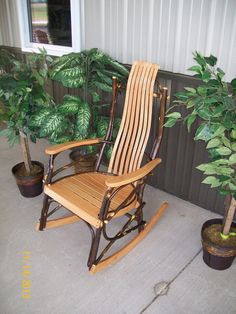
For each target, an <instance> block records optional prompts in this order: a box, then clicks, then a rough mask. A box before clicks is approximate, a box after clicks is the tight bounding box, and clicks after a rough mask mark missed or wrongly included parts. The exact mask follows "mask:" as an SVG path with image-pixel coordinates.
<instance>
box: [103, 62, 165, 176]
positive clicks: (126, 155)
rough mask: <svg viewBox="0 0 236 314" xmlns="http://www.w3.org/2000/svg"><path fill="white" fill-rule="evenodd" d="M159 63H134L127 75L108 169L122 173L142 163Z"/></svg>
mask: <svg viewBox="0 0 236 314" xmlns="http://www.w3.org/2000/svg"><path fill="white" fill-rule="evenodd" d="M158 69H159V66H158V65H157V64H152V63H149V62H143V61H136V62H134V64H133V66H132V68H131V72H130V75H129V79H128V83H127V90H126V97H125V104H124V110H123V116H122V120H121V125H120V129H119V132H118V134H117V137H116V141H115V144H114V148H113V151H112V156H111V159H110V163H109V167H108V172H113V173H114V174H117V175H121V174H125V173H130V172H132V171H134V170H136V169H138V168H140V166H141V162H142V159H143V155H144V152H145V148H146V145H147V141H148V138H149V134H150V129H151V121H152V106H153V90H154V83H155V79H156V76H157V72H158Z"/></svg>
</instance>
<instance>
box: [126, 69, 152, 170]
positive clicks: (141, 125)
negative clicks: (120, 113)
mask: <svg viewBox="0 0 236 314" xmlns="http://www.w3.org/2000/svg"><path fill="white" fill-rule="evenodd" d="M147 70H148V71H147V72H146V77H145V86H144V87H143V90H142V98H141V114H140V120H139V126H138V133H137V136H136V138H134V147H133V150H132V155H131V159H130V161H129V163H128V164H127V171H126V172H131V171H133V170H136V169H137V168H138V167H135V166H134V164H135V160H136V159H137V158H138V155H137V149H138V147H139V146H140V140H141V137H142V134H143V132H144V129H145V125H146V121H145V115H146V111H147V110H148V108H147V106H148V104H147V103H146V101H145V95H146V94H147V92H149V91H147V87H148V85H147V84H148V80H149V76H150V71H151V70H152V66H149V67H148V69H147Z"/></svg>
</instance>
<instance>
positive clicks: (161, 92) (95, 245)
mask: <svg viewBox="0 0 236 314" xmlns="http://www.w3.org/2000/svg"><path fill="white" fill-rule="evenodd" d="M112 80H113V84H112V104H111V110H110V121H109V126H108V130H107V133H106V136H105V139H104V140H101V142H99V143H98V144H99V145H100V151H99V153H98V154H97V162H96V165H95V170H96V172H99V168H100V164H101V161H102V157H103V153H104V150H105V148H106V146H107V145H110V144H113V143H112V141H111V138H112V132H113V125H114V119H115V111H116V104H117V95H118V92H119V91H120V90H121V89H122V88H123V86H121V85H120V84H119V83H118V81H117V78H116V77H113V78H112ZM156 89H157V91H156V92H155V93H154V94H153V97H154V98H156V99H157V98H159V99H160V108H159V116H158V120H159V121H158V128H157V132H156V137H155V140H154V143H153V145H152V148H151V151H150V154H147V153H146V152H145V157H146V158H147V159H148V161H151V160H153V159H155V157H156V155H157V153H158V151H159V147H160V144H161V141H162V136H163V125H164V117H165V108H166V101H167V88H166V87H162V86H161V85H160V84H159V83H158V82H157V83H156ZM154 103H156V104H157V103H158V102H157V101H156V102H154ZM57 155H58V154H54V155H50V157H49V164H48V169H47V173H46V175H45V178H44V183H45V184H46V185H50V184H51V183H53V181H52V179H53V178H54V177H55V175H57V174H58V173H60V172H61V171H63V170H65V169H68V168H70V167H72V166H73V165H74V163H75V162H72V163H70V164H67V165H65V166H63V167H61V168H59V169H57V170H55V171H54V161H55V158H56V156H57ZM108 175H114V174H110V173H108ZM149 175H150V173H149V174H148V175H146V176H144V177H143V178H141V179H139V180H137V181H136V182H135V183H132V184H131V185H132V187H133V190H132V192H131V193H130V194H129V195H128V196H127V198H126V199H124V201H123V202H122V203H121V204H120V205H119V206H118V207H117V208H116V209H115V210H112V211H111V210H109V206H110V203H111V201H112V199H113V198H114V196H115V195H116V194H117V193H118V192H119V191H120V190H121V189H122V188H124V186H126V185H122V186H121V187H118V188H111V187H109V188H108V189H107V191H106V193H105V195H104V199H103V202H102V205H101V208H100V212H99V219H100V220H101V222H102V223H101V225H100V226H99V227H98V228H95V227H93V226H92V225H91V224H90V223H88V222H86V221H84V220H83V221H84V222H85V223H86V225H87V226H88V227H89V230H90V232H91V236H92V242H91V248H90V253H89V257H88V263H87V265H88V267H89V269H90V270H91V269H92V268H93V267H94V266H96V265H97V264H98V263H99V262H100V261H101V260H102V258H103V257H104V255H105V253H106V252H107V251H108V249H109V248H110V247H111V246H112V245H113V244H114V243H115V241H116V240H118V239H120V238H122V237H124V236H125V235H127V234H129V233H130V232H131V231H133V230H136V229H138V232H139V233H141V232H142V231H143V230H144V229H145V225H146V222H145V221H144V220H143V207H144V205H145V202H143V192H144V188H145V184H146V179H147V177H148V176H149ZM64 177H65V176H64ZM64 177H63V178H64ZM61 179H62V178H60V179H58V180H61ZM56 181H57V180H54V182H56ZM129 185H130V184H129ZM134 198H136V199H137V200H138V203H139V204H140V206H139V207H138V208H135V211H134V213H133V214H130V213H126V214H125V215H126V216H127V217H128V220H127V222H126V223H125V224H124V225H123V227H122V228H121V230H120V231H119V232H117V233H116V234H115V235H114V236H109V235H108V234H107V224H108V222H109V221H110V220H111V219H112V218H113V217H114V216H115V215H116V213H117V212H118V211H120V210H121V209H122V208H124V207H126V206H128V205H129V204H131V203H132V201H133V200H134ZM53 202H55V201H54V200H53V199H52V198H51V197H50V196H48V195H45V196H44V201H43V209H42V213H41V218H40V224H39V230H43V229H44V228H45V227H46V222H47V218H48V217H49V216H51V215H52V214H53V213H55V212H56V211H57V210H58V209H60V208H61V207H62V205H60V204H59V205H56V206H55V207H54V209H52V210H51V211H50V212H49V207H50V205H51V204H52V203H53ZM165 206H166V207H167V203H165ZM133 222H135V225H134V226H131V223H133ZM101 235H103V237H104V238H105V239H106V240H107V241H108V244H107V245H106V246H105V248H104V249H103V250H102V251H101V252H100V254H99V255H98V249H99V243H100V238H101Z"/></svg>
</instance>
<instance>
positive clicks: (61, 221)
mask: <svg viewBox="0 0 236 314" xmlns="http://www.w3.org/2000/svg"><path fill="white" fill-rule="evenodd" d="M79 220H81V218H80V217H78V216H76V215H70V216H67V217H63V218H58V219H53V220H47V223H46V226H45V228H44V229H51V228H57V227H61V226H64V225H68V224H72V223H75V222H77V221H79ZM36 230H39V223H37V224H36Z"/></svg>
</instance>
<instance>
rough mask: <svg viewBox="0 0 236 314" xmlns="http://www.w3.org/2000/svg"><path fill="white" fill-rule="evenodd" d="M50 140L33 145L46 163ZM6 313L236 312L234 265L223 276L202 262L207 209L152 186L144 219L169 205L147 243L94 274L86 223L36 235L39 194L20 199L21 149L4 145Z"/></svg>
mask: <svg viewBox="0 0 236 314" xmlns="http://www.w3.org/2000/svg"><path fill="white" fill-rule="evenodd" d="M45 146H46V142H45V141H41V142H40V143H39V144H37V146H35V145H33V146H32V155H33V158H34V159H37V160H40V161H42V162H44V163H45V164H46V161H47V159H46V156H44V154H43V149H44V147H45ZM0 155H1V159H0V160H1V162H0V173H1V190H0V197H1V198H0V213H1V229H0V245H1V262H0V279H1V288H0V290H1V294H0V313H1V314H28V313H30V314H54V313H55V314H74V313H79V314H80V313H81V314H100V313H101V314H102V313H103V314H110V313H114V314H116V313H117V314H120V313H128V314H133V313H134V314H136V313H145V314H147V313H148V314H150V313H155V314H156V313H157V314H158V313H160V314H165V313H168V314H172V313H173V314H184V313H186V314H188V313H191V314H195V313H196V314H197V313H204V314H208V313H214V314H218V313H219V314H220V313H224V314H235V313H236V290H235V287H236V281H235V279H236V262H234V263H233V265H232V267H231V268H230V269H228V270H225V271H215V270H212V269H210V268H208V267H207V266H206V265H205V264H204V263H203V261H202V251H201V243H200V229H201V225H202V223H203V222H204V221H205V220H206V219H208V218H212V217H216V216H217V215H216V214H213V213H211V212H209V211H206V210H204V209H202V208H200V207H197V206H195V205H192V204H190V203H188V202H185V201H183V200H181V199H178V198H176V197H174V196H171V195H169V194H167V193H164V192H162V191H159V190H157V189H154V188H152V187H147V189H146V192H145V199H146V201H147V207H146V213H147V214H146V217H147V216H150V215H151V214H152V212H153V210H155V209H156V208H158V206H159V205H160V203H161V202H162V201H164V200H167V201H168V202H169V208H168V210H167V211H166V213H165V215H164V216H163V217H162V218H161V220H160V221H159V222H158V224H157V225H156V226H155V228H154V229H153V230H152V231H151V233H150V234H149V235H148V237H147V238H145V239H144V240H143V242H141V243H140V244H139V245H138V246H137V247H136V248H135V249H134V250H133V251H132V252H130V253H129V254H128V255H126V256H125V257H124V258H123V259H122V260H121V261H119V262H118V263H117V264H115V265H113V266H111V267H109V268H107V269H106V270H103V271H102V272H100V273H97V274H96V275H94V276H92V275H90V274H89V273H88V271H87V267H86V261H87V255H88V250H89V244H90V234H89V231H88V229H87V227H86V226H85V224H83V223H81V222H80V223H76V224H73V225H68V226H64V227H61V228H57V229H54V230H53V229H52V230H47V231H44V232H37V231H35V229H34V226H35V223H36V222H37V221H38V218H39V215H40V210H41V204H42V195H41V196H39V197H36V198H34V199H25V198H23V197H22V196H21V195H20V194H19V192H18V190H17V187H16V185H15V182H14V179H13V177H12V175H11V167H12V166H13V165H14V164H15V163H17V162H18V161H19V160H20V157H21V156H20V151H19V147H15V148H13V149H10V148H9V147H8V145H7V143H6V141H5V139H1V142H0ZM23 251H29V252H30V258H29V262H28V263H29V265H30V274H29V275H28V276H29V278H30V282H31V288H30V298H29V299H23V298H22V297H21V293H22V287H21V285H22V280H23V279H24V278H23V274H22V272H23V265H24V263H25V262H24V258H23V253H22V252H23Z"/></svg>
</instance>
